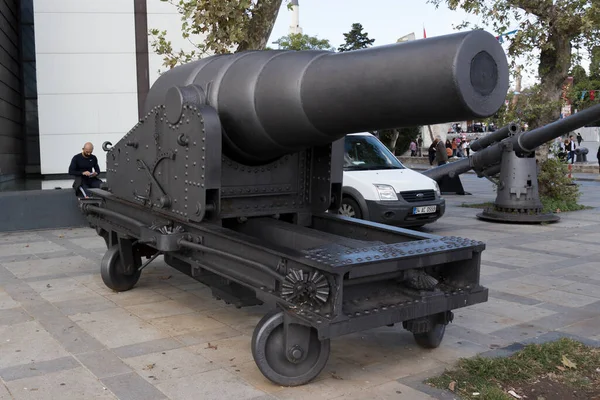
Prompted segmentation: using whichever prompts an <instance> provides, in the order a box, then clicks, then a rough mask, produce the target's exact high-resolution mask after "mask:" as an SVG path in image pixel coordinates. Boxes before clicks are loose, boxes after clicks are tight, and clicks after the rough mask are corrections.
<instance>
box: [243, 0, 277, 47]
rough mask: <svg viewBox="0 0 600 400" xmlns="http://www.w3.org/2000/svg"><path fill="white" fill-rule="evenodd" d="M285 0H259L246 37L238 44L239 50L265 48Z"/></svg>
mask: <svg viewBox="0 0 600 400" xmlns="http://www.w3.org/2000/svg"><path fill="white" fill-rule="evenodd" d="M282 2H283V0H258V2H257V3H256V6H255V8H254V11H253V15H252V19H251V20H250V25H249V27H248V34H247V35H246V39H245V40H243V41H242V42H240V43H239V44H238V47H237V51H238V52H239V51H245V50H263V49H264V48H265V47H266V46H267V40H269V36H271V32H272V31H273V26H274V25H275V21H276V20H277V15H278V14H279V9H280V8H281V3H282Z"/></svg>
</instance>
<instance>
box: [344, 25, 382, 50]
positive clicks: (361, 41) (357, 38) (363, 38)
mask: <svg viewBox="0 0 600 400" xmlns="http://www.w3.org/2000/svg"><path fill="white" fill-rule="evenodd" d="M362 30H363V26H362V24H359V23H354V24H352V28H351V29H350V32H348V33H344V38H345V40H346V42H345V43H344V44H342V45H341V46H340V47H339V48H338V51H340V52H342V51H352V50H359V49H365V48H367V47H370V46H372V45H373V43H374V42H375V39H369V34H368V33H367V32H363V31H362Z"/></svg>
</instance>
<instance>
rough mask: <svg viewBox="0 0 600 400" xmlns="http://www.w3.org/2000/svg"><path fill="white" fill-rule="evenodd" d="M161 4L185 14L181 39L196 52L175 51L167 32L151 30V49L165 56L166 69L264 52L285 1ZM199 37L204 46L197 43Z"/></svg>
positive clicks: (191, 0)
mask: <svg viewBox="0 0 600 400" xmlns="http://www.w3.org/2000/svg"><path fill="white" fill-rule="evenodd" d="M161 1H162V2H168V3H170V4H172V5H173V6H175V7H177V10H178V11H179V14H181V35H182V36H183V38H185V39H187V40H189V41H190V43H192V45H193V47H194V48H195V49H194V50H192V51H190V52H185V51H183V50H178V51H175V50H174V49H173V47H172V44H171V41H169V40H167V38H166V36H167V32H166V31H164V30H163V31H159V30H158V29H150V32H149V33H150V35H151V36H152V37H153V39H154V40H153V41H152V43H151V46H152V48H153V49H154V51H155V52H156V54H159V55H162V56H164V58H163V65H164V66H165V67H167V68H173V67H175V66H176V65H178V64H185V63H188V62H190V61H192V60H195V59H198V58H200V57H201V56H203V55H206V54H209V53H212V54H223V53H230V52H239V51H244V50H263V49H264V48H265V46H266V44H267V40H268V39H269V36H270V35H271V32H272V31H273V25H275V20H276V19H277V15H278V14H279V9H280V8H281V4H282V3H283V0H231V1H211V0H161ZM286 1H287V0H286ZM289 7H290V4H289V3H288V8H289ZM199 37H200V38H201V39H199V40H201V42H200V41H194V38H196V39H198V38H199Z"/></svg>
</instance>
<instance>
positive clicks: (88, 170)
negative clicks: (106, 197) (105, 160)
mask: <svg viewBox="0 0 600 400" xmlns="http://www.w3.org/2000/svg"><path fill="white" fill-rule="evenodd" d="M93 151H94V145H93V144H91V143H89V142H88V143H86V144H84V145H83V149H82V151H81V153H79V154H76V155H75V156H73V158H72V159H71V165H69V175H73V176H75V182H73V188H74V189H75V191H76V193H77V194H82V195H83V197H88V195H87V193H86V190H87V189H89V188H99V187H100V185H101V184H102V180H101V179H100V178H98V174H99V173H100V167H99V166H98V159H97V158H96V156H95V155H93V154H92V152H93Z"/></svg>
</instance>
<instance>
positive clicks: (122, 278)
mask: <svg viewBox="0 0 600 400" xmlns="http://www.w3.org/2000/svg"><path fill="white" fill-rule="evenodd" d="M123 270H124V267H123V264H122V263H121V256H120V254H119V246H113V247H111V248H109V249H108V250H107V251H106V253H104V257H103V258H102V262H101V263H100V275H102V280H103V281H104V284H105V285H106V286H107V287H108V288H110V289H112V290H114V291H115V292H125V291H127V290H129V289H131V288H133V287H134V286H135V284H136V283H137V282H138V280H139V279H140V275H141V274H142V271H138V270H137V269H136V271H135V272H134V273H133V275H126V274H124V273H123Z"/></svg>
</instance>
